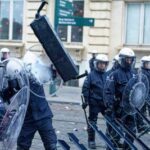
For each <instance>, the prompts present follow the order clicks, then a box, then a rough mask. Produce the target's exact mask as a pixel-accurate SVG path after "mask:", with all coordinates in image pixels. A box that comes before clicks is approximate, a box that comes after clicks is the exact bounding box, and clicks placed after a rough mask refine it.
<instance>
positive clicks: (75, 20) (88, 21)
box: [57, 17, 94, 26]
mask: <svg viewBox="0 0 150 150" xmlns="http://www.w3.org/2000/svg"><path fill="white" fill-rule="evenodd" d="M57 21H58V22H57V23H58V24H59V25H64V26H65V25H66V26H67V25H71V26H94V19H93V18H82V17H59V18H58V19H57Z"/></svg>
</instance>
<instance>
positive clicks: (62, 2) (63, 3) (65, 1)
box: [58, 0, 73, 10]
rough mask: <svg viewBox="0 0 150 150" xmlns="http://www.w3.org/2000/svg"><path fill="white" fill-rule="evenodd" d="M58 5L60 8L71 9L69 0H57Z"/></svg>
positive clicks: (71, 5)
mask: <svg viewBox="0 0 150 150" xmlns="http://www.w3.org/2000/svg"><path fill="white" fill-rule="evenodd" d="M58 6H59V7H60V8H63V9H66V10H72V9H73V3H72V2H71V1H69V0H59V1H58Z"/></svg>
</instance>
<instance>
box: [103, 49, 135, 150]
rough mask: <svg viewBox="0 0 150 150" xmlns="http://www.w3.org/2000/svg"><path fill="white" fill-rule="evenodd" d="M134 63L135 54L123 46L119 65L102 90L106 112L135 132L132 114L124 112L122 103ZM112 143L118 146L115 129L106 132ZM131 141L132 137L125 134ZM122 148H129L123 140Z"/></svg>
mask: <svg viewBox="0 0 150 150" xmlns="http://www.w3.org/2000/svg"><path fill="white" fill-rule="evenodd" d="M134 64H135V54H134V52H133V50H132V49H130V48H123V49H121V51H120V52H119V65H120V67H119V68H118V69H117V70H116V71H114V72H113V73H112V74H111V75H110V76H109V78H108V79H107V81H106V85H105V90H104V101H105V104H106V107H107V111H106V112H107V114H108V115H109V116H110V117H111V118H112V119H114V118H113V117H115V118H119V119H121V120H122V121H123V123H124V124H125V125H127V126H128V128H130V130H132V131H134V132H135V121H134V116H133V115H129V114H127V113H126V112H125V110H124V108H123V105H122V95H123V92H124V89H125V86H126V85H127V83H128V81H129V80H130V79H131V78H132V77H134V75H135V73H134V71H133V67H134ZM107 134H108V135H109V137H110V138H111V137H112V138H111V140H112V142H113V143H114V146H115V147H120V137H119V136H118V135H117V133H116V132H115V131H113V130H112V131H109V133H107ZM125 136H126V137H127V138H129V139H130V140H131V141H132V142H133V139H132V138H131V137H130V136H129V135H128V134H126V135H125ZM123 148H124V149H125V150H129V149H130V147H129V145H128V144H127V143H126V142H124V144H123Z"/></svg>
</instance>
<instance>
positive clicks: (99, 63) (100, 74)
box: [82, 54, 109, 149]
mask: <svg viewBox="0 0 150 150" xmlns="http://www.w3.org/2000/svg"><path fill="white" fill-rule="evenodd" d="M108 63H109V61H108V57H107V56H106V55H104V54H99V55H97V57H96V59H95V61H94V70H93V71H92V72H90V73H89V75H88V76H87V78H86V79H85V81H84V85H83V87H82V94H83V96H84V98H85V104H83V106H82V107H83V109H85V108H86V107H87V105H89V117H88V120H89V122H90V123H91V124H96V123H97V117H98V113H99V112H101V113H102V114H104V111H105V107H104V103H103V89H104V85H105V82H106V76H107V73H106V69H107V66H108ZM88 145H89V148H91V149H96V144H95V132H94V130H93V129H92V128H91V127H90V126H88Z"/></svg>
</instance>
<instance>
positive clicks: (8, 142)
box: [0, 58, 29, 150]
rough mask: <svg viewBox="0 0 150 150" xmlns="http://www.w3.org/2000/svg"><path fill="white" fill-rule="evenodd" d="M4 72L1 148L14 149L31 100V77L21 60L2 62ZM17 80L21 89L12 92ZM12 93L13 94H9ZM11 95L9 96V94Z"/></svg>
mask: <svg viewBox="0 0 150 150" xmlns="http://www.w3.org/2000/svg"><path fill="white" fill-rule="evenodd" d="M1 64H2V65H1V70H3V74H2V75H1V76H0V81H1V85H2V86H1V89H0V91H1V92H0V97H3V98H2V99H1V104H3V110H4V111H3V112H4V113H3V116H1V121H0V148H1V149H2V150H12V149H13V147H14V145H15V144H16V141H17V138H18V135H19V133H20V130H21V127H22V124H23V121H24V118H25V114H26V110H27V107H28V102H29V79H28V75H27V74H26V71H25V68H24V65H23V63H22V61H21V60H19V59H15V58H9V59H7V60H4V61H2V62H1ZM14 80H15V81H17V84H18V87H19V89H20V90H19V89H18V90H17V89H15V88H14V90H13V91H14V93H13V92H12V93H11V92H10V91H11V90H10V89H13V87H12V88H11V86H12V84H10V81H14ZM9 93H11V94H9ZM7 95H9V96H7Z"/></svg>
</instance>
